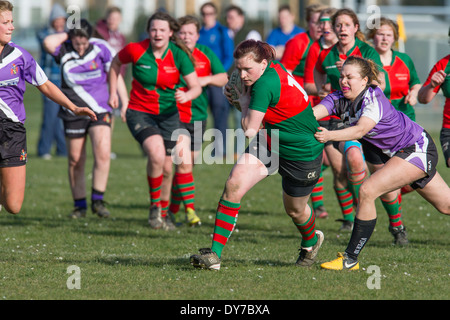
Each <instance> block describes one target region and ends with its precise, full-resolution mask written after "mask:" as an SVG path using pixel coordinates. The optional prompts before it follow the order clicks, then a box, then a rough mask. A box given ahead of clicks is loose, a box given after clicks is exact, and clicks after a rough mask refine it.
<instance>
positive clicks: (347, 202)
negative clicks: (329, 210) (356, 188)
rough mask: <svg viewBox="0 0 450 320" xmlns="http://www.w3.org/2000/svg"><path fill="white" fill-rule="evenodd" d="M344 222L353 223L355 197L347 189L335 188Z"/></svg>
mask: <svg viewBox="0 0 450 320" xmlns="http://www.w3.org/2000/svg"><path fill="white" fill-rule="evenodd" d="M334 191H335V192H336V196H337V198H338V202H339V205H340V206H341V211H342V215H343V216H344V220H348V221H353V220H354V217H353V195H352V193H351V192H350V191H349V190H348V189H347V188H345V187H344V188H338V187H334Z"/></svg>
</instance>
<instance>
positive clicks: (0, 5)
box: [0, 1, 14, 12]
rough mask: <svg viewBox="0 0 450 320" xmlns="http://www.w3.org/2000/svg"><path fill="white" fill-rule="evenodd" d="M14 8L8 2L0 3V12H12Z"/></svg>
mask: <svg viewBox="0 0 450 320" xmlns="http://www.w3.org/2000/svg"><path fill="white" fill-rule="evenodd" d="M13 8H14V6H13V5H12V3H11V2H9V1H0V12H3V11H13Z"/></svg>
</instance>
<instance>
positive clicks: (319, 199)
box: [311, 172, 323, 210]
mask: <svg viewBox="0 0 450 320" xmlns="http://www.w3.org/2000/svg"><path fill="white" fill-rule="evenodd" d="M311 203H312V207H313V209H314V210H316V208H317V207H320V206H323V176H322V172H321V173H320V176H319V181H317V183H316V186H315V187H314V189H313V191H312V192H311Z"/></svg>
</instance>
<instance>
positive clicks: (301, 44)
mask: <svg viewBox="0 0 450 320" xmlns="http://www.w3.org/2000/svg"><path fill="white" fill-rule="evenodd" d="M313 42H314V41H313V39H312V38H311V36H310V35H309V32H308V31H306V32H302V33H299V34H297V35H295V36H294V37H293V38H292V39H290V40H288V42H286V46H285V49H284V53H283V57H281V59H280V62H281V63H282V64H283V65H284V67H285V68H286V69H288V70H292V75H293V76H294V78H295V80H297V82H298V83H299V84H300V85H301V86H303V77H304V71H305V62H306V56H307V55H308V51H309V48H310V47H311V45H312V44H313Z"/></svg>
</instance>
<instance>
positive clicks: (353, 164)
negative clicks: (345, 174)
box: [345, 147, 365, 172]
mask: <svg viewBox="0 0 450 320" xmlns="http://www.w3.org/2000/svg"><path fill="white" fill-rule="evenodd" d="M345 157H346V161H347V166H348V168H349V171H351V172H360V171H362V170H364V169H365V162H364V157H363V155H362V153H361V150H360V149H359V148H356V147H352V148H350V149H348V150H347V151H346V153H345Z"/></svg>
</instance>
